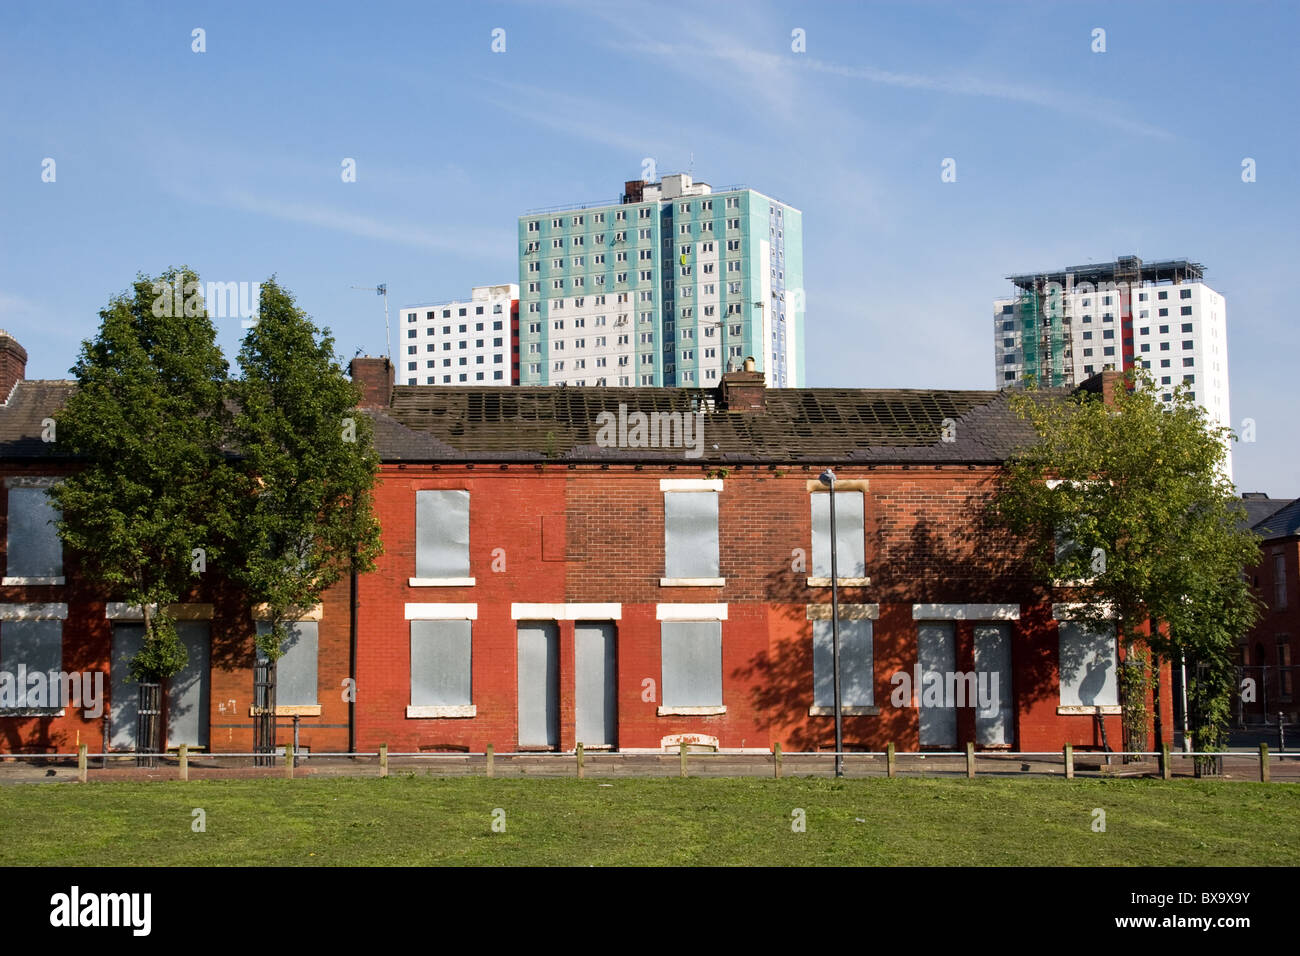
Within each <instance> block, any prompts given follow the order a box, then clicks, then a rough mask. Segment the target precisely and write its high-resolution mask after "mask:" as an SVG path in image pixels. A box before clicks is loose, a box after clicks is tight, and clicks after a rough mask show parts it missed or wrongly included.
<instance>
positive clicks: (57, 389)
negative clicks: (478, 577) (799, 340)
mask: <svg viewBox="0 0 1300 956" xmlns="http://www.w3.org/2000/svg"><path fill="white" fill-rule="evenodd" d="M75 387H76V386H75V383H73V382H66V381H32V380H24V381H21V382H19V383H18V385H17V387H16V388H15V389H14V391H13V393H12V394H11V395H10V397H9V401H8V402H6V403H4V404H0V456H3V457H6V458H17V459H34V458H50V457H62V452H61V451H60V449H59V447H58V444H57V442H56V443H48V442H44V441H42V438H41V434H42V430H43V427H44V426H43V422H44V420H45V419H46V418H50V417H54V416H55V414H56V413H57V412H58V411H59V409H60V408H62V407H63V404H64V403H65V402H66V401H67V398H68V396H69V395H70V394H71V392H72V390H73V389H74V388H75ZM762 394H763V398H764V400H765V403H766V408H765V409H764V410H761V411H727V410H725V409H724V408H723V407H722V406H721V405H720V404H719V403H718V397H717V396H718V393H717V392H716V391H714V390H705V389H682V388H580V387H558V386H557V387H541V388H534V387H518V386H509V387H498V388H477V387H465V388H443V387H438V386H419V385H416V386H398V387H397V388H395V389H394V390H393V395H392V402H391V404H390V405H389V406H388V407H384V408H366V409H364V410H363V411H364V412H365V414H367V415H369V416H370V418H371V419H372V421H373V422H374V431H375V445H376V448H377V449H378V451H379V453H380V457H381V458H382V459H383V460H385V461H397V462H461V461H463V462H472V461H492V462H510V461H518V462H542V461H557V460H558V461H568V462H584V461H587V462H620V461H627V462H643V461H644V462H654V461H663V462H674V461H681V460H682V459H683V458H684V457H689V458H691V459H692V460H699V461H700V462H702V463H707V462H718V463H727V462H736V463H744V462H764V463H782V462H803V463H809V462H821V463H832V462H844V463H850V464H851V463H856V462H862V463H877V462H878V463H902V464H908V463H916V464H945V463H947V464H996V463H999V462H1002V461H1005V460H1006V458H1007V457H1008V456H1009V455H1010V454H1011V453H1012V452H1014V451H1015V449H1016V448H1018V447H1022V446H1024V445H1026V444H1029V443H1031V442H1032V441H1033V437H1034V436H1033V431H1032V429H1031V428H1030V427H1029V425H1028V424H1027V423H1026V422H1024V421H1022V420H1021V419H1020V418H1019V417H1017V416H1016V414H1015V413H1014V412H1013V411H1012V410H1011V408H1010V405H1009V401H1008V398H1009V395H1008V393H1006V392H996V391H949V390H939V389H850V388H799V389H766V390H765V391H764V392H763V393H762ZM620 408H621V409H622V412H621V413H620ZM638 412H640V413H642V414H644V415H645V416H647V421H648V419H649V416H652V415H655V414H660V415H662V414H664V413H679V415H680V416H686V415H690V416H692V419H691V422H690V426H691V432H690V434H689V435H688V436H687V437H688V438H689V439H690V442H689V443H688V444H689V445H691V446H692V447H680V446H678V447H663V446H664V445H666V444H667V442H666V441H663V442H660V447H631V444H632V443H631V442H629V441H627V440H626V439H627V438H628V437H632V438H633V439H635V435H636V433H635V430H634V429H635V425H636V420H637V419H636V415H635V413H638ZM620 414H621V417H622V419H623V421H625V422H626V423H627V425H626V426H625V428H626V431H625V435H624V440H623V445H622V447H620V446H619V444H618V441H619V440H618V438H617V433H618V426H617V423H618V421H619V419H620ZM696 415H698V417H694V416H696ZM682 421H683V422H684V421H685V419H684V418H682ZM611 423H612V425H611ZM696 423H698V424H699V429H700V431H699V432H698V433H697V432H696V431H695V427H696ZM947 423H951V425H950V427H947V428H946V429H945V426H946V424H947ZM602 426H605V428H604V431H603V432H602ZM628 432H631V435H630V436H629V435H628ZM675 434H676V432H675V431H674V436H675ZM607 439H614V440H613V441H612V442H611V441H607ZM696 451H698V452H699V454H695V452H696ZM688 452H690V454H689V456H688V454H687V453H688Z"/></svg>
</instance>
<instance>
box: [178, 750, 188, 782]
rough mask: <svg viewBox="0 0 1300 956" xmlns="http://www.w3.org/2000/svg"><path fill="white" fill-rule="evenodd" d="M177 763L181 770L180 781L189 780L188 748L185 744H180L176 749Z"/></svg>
mask: <svg viewBox="0 0 1300 956" xmlns="http://www.w3.org/2000/svg"><path fill="white" fill-rule="evenodd" d="M176 757H177V762H178V763H179V765H180V769H181V779H182V780H188V779H190V748H189V746H188V745H186V744H181V745H180V746H179V747H178V748H177V749H176Z"/></svg>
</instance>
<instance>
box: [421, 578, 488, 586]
mask: <svg viewBox="0 0 1300 956" xmlns="http://www.w3.org/2000/svg"><path fill="white" fill-rule="evenodd" d="M407 585H408V586H410V587H413V588H472V587H473V586H474V579H473V578H411V579H410V580H408V581H407Z"/></svg>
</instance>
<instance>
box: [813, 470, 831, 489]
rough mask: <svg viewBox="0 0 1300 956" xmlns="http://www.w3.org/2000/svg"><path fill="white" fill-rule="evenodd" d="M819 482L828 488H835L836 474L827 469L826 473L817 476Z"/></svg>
mask: <svg viewBox="0 0 1300 956" xmlns="http://www.w3.org/2000/svg"><path fill="white" fill-rule="evenodd" d="M817 480H818V481H820V482H821V483H822V484H823V485H825V486H826V487H828V488H834V487H835V472H833V471H831V470H830V469H829V468H827V469H826V470H825V471H823V472H822V473H821V474H820V475H818V476H817Z"/></svg>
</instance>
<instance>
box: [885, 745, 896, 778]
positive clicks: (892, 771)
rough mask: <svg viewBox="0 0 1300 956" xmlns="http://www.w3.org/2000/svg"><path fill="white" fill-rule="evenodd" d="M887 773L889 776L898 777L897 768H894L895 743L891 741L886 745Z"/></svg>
mask: <svg viewBox="0 0 1300 956" xmlns="http://www.w3.org/2000/svg"><path fill="white" fill-rule="evenodd" d="M885 773H886V774H887V775H888V776H891V777H894V776H897V773H898V771H897V768H896V767H895V766H894V742H893V741H892V740H891V741H890V742H889V743H887V744H885Z"/></svg>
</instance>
